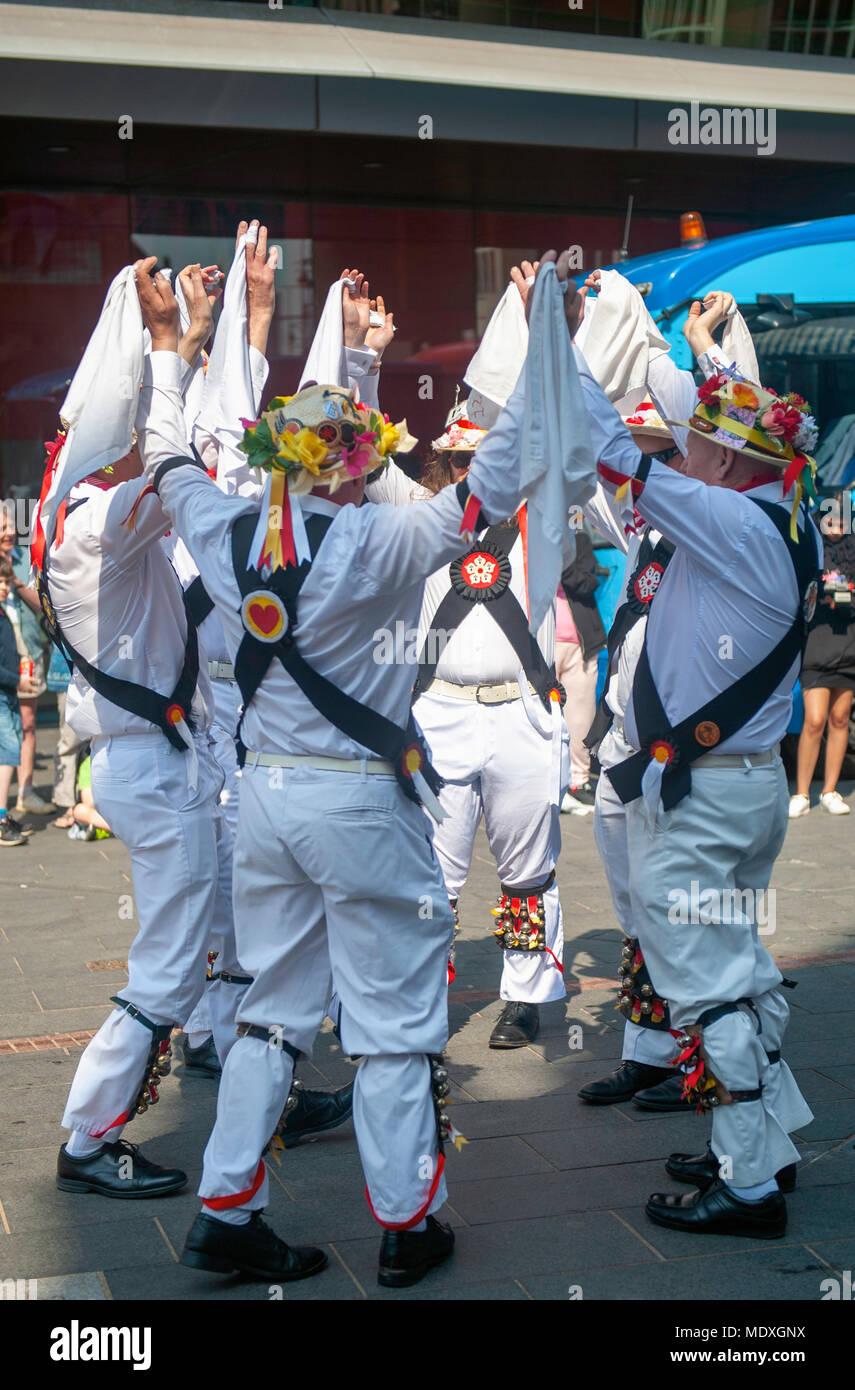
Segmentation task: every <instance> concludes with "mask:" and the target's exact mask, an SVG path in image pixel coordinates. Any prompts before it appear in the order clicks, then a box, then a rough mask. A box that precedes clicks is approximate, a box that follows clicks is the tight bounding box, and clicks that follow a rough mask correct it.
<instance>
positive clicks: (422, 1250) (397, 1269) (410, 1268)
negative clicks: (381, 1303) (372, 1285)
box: [377, 1216, 454, 1289]
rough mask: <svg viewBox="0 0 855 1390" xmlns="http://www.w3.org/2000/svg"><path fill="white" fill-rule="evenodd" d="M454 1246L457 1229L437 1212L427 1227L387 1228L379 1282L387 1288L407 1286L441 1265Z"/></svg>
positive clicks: (381, 1250) (382, 1249) (382, 1248)
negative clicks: (437, 1217)
mask: <svg viewBox="0 0 855 1390" xmlns="http://www.w3.org/2000/svg"><path fill="white" fill-rule="evenodd" d="M453 1250H454V1232H453V1231H452V1229H451V1227H450V1226H444V1225H443V1224H442V1222H441V1221H437V1219H436V1217H435V1216H429V1217H428V1219H427V1230H426V1231H385V1232H384V1233H383V1239H382V1241H381V1242H380V1269H379V1271H378V1274H377V1283H378V1284H383V1286H384V1287H385V1288H387V1289H408V1288H409V1287H410V1285H411V1284H417V1283H418V1282H419V1280H420V1279H424V1277H425V1275H426V1274H427V1272H428V1270H430V1269H433V1267H434V1265H441V1264H442V1262H443V1260H447V1259H448V1257H449V1255H450V1254H452V1252H453Z"/></svg>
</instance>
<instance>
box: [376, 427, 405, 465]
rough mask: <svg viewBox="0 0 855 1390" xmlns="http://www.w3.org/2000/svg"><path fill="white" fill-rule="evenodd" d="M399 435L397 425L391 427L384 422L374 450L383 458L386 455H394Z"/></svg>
mask: <svg viewBox="0 0 855 1390" xmlns="http://www.w3.org/2000/svg"><path fill="white" fill-rule="evenodd" d="M400 439H401V435H400V432H399V430H398V427H397V425H393V424H392V423H391V422H390V421H389V420H384V422H383V425H382V428H381V429H380V433H379V435H378V437H377V443H376V448H377V452H378V454H380V456H381V457H382V458H385V457H386V455H387V454H394V452H395V450H396V449H397V447H398V444H399V443H400Z"/></svg>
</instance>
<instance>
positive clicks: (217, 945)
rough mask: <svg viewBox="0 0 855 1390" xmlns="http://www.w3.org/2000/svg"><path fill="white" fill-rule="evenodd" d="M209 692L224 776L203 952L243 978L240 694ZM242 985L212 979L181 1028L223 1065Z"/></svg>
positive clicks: (225, 685) (222, 684)
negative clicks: (210, 1041)
mask: <svg viewBox="0 0 855 1390" xmlns="http://www.w3.org/2000/svg"><path fill="white" fill-rule="evenodd" d="M211 687H212V689H213V692H214V718H213V722H212V724H211V729H210V734H211V751H212V753H213V755H214V757H215V758H216V760H217V762H218V764H219V766H220V768H221V770H222V773H223V777H224V779H225V780H224V782H223V789H222V791H221V792H220V798H219V803H218V806H217V817H216V830H217V864H218V872H217V884H216V893H215V896H214V908H213V913H212V917H211V940H210V944H209V947H208V949H209V950H210V951H216V953H217V958H216V960H215V961H214V965H213V970H214V973H215V974H218V973H219V972H220V971H225V973H226V974H227V975H246V973H247V972H246V971H245V970H244V969H243V968H242V966H241V964H240V962H239V960H238V957H237V947H236V945H235V927H234V909H233V905H232V877H233V866H234V846H235V838H236V836H237V823H238V797H239V794H240V782H241V771H240V768H239V767H238V761H237V750H236V748H235V739H234V735H235V730H236V728H237V722H238V715H239V711H240V691H239V689H238V686H237V684H236V682H235V681H224V680H215V681H212V682H211ZM246 988H247V986H246V985H241V984H232V983H231V982H230V981H227V980H221V979H215V980H214V981H212V983H211V984H209V985H208V988H207V989H206V990H205V992H204V994H203V995H202V997H201V999H200V1000H199V1003H198V1004H197V1005H196V1007H195V1009H194V1010H193V1013H192V1015H191V1017H190V1018H189V1019H188V1020H187V1022H186V1023H185V1025H184V1031H185V1032H186V1033H204V1032H210V1033H213V1036H214V1043H215V1045H216V1049H217V1055H218V1057H219V1059H220V1062H225V1060H226V1056H227V1054H228V1052H229V1049H230V1048H231V1047H232V1045H233V1044H234V1042H235V1039H236V1037H237V1033H236V1031H235V1022H236V1019H237V1016H238V1012H239V1009H240V1003H241V1000H242V999H243V996H244V994H245V992H246Z"/></svg>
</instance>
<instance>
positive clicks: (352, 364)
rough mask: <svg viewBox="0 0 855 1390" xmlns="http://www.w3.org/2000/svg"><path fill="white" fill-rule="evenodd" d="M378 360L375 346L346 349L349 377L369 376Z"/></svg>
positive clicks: (345, 355)
mask: <svg viewBox="0 0 855 1390" xmlns="http://www.w3.org/2000/svg"><path fill="white" fill-rule="evenodd" d="M376 362H377V353H376V352H375V351H374V349H373V348H352V347H346V348H345V350H344V365H345V368H346V370H347V375H348V376H349V377H353V376H356V377H360V376H367V375H368V373H369V372H370V371H371V370H372V368H373V367H374V365H375V363H376Z"/></svg>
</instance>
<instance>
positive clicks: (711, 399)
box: [698, 372, 727, 405]
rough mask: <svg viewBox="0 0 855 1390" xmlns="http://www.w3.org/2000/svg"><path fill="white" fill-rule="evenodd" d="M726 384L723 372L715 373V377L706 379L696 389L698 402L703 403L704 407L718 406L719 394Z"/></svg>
mask: <svg viewBox="0 0 855 1390" xmlns="http://www.w3.org/2000/svg"><path fill="white" fill-rule="evenodd" d="M726 382H727V377H726V376H725V375H724V372H716V374H715V376H711V377H708V378H707V380H706V381H705V382H704V383H703V385H702V386H699V387H698V400H700V401H703V403H704V405H718V404H719V392H720V391H721V389H722V387H723V386H724V385H725V384H726Z"/></svg>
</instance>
